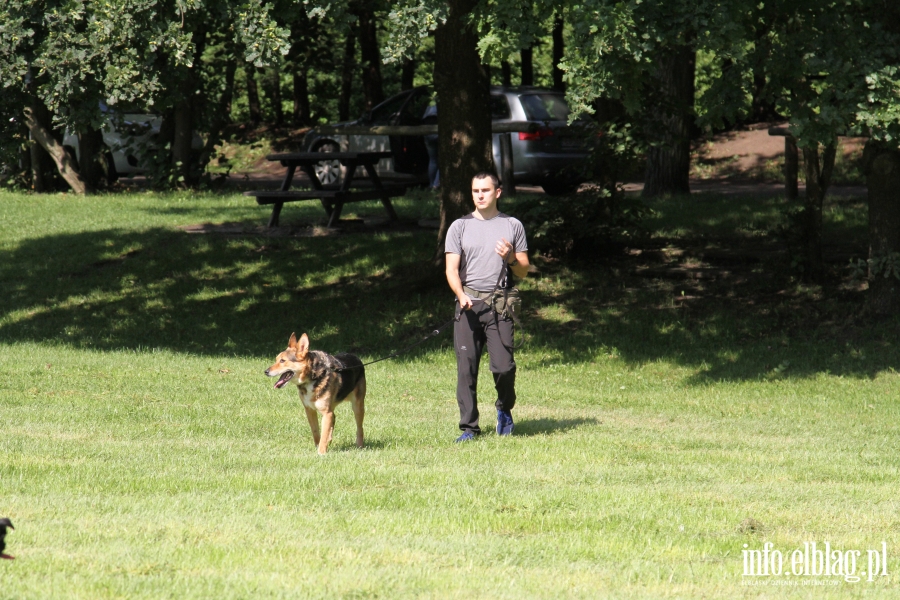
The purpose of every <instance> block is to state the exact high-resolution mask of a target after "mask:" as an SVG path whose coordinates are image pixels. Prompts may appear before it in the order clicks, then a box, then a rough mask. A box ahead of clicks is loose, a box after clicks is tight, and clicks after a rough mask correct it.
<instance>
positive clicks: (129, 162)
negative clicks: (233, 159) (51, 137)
mask: <svg viewBox="0 0 900 600" xmlns="http://www.w3.org/2000/svg"><path fill="white" fill-rule="evenodd" d="M100 110H101V111H102V112H103V114H104V116H105V117H106V120H105V123H104V124H103V127H102V128H101V130H102V131H103V144H104V146H105V148H104V151H103V152H104V159H105V160H106V164H107V178H108V179H109V180H110V182H113V181H115V180H116V179H117V178H118V177H120V176H122V175H126V176H131V175H140V174H143V173H146V172H147V169H146V167H145V162H144V160H143V157H142V152H143V151H144V149H145V148H147V147H148V146H150V145H152V144H153V142H154V138H155V136H156V135H157V134H159V128H160V126H161V125H162V116H161V115H158V114H155V113H150V112H141V111H137V110H129V111H128V112H125V113H122V115H121V118H117V117H118V115H116V113H115V112H114V111H113V110H112V109H110V108H109V107H107V106H106V105H105V104H101V105H100ZM191 146H192V147H193V148H194V149H195V150H200V149H201V148H203V139H202V138H201V137H200V136H199V135H198V134H197V133H196V132H195V133H194V136H193V139H192V141H191ZM63 147H65V148H66V149H67V150H68V151H69V152H71V153H74V155H75V157H76V159H80V157H81V149H80V145H79V141H78V136H77V135H76V134H75V133H74V132H72V131H70V130H68V129H67V130H66V132H65V135H64V136H63Z"/></svg>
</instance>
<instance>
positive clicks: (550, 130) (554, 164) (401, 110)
mask: <svg viewBox="0 0 900 600" xmlns="http://www.w3.org/2000/svg"><path fill="white" fill-rule="evenodd" d="M433 103H434V95H433V92H432V89H431V88H430V87H427V86H422V87H417V88H414V89H411V90H406V91H404V92H401V93H399V94H397V95H396V96H393V97H391V98H389V99H387V100H385V101H384V102H382V103H381V104H379V105H378V106H376V107H375V108H373V109H372V110H371V111H370V112H368V113H367V114H365V115H363V117H361V118H360V119H357V120H355V121H345V122H343V123H337V124H335V125H334V126H333V127H336V128H340V127H342V126H376V125H420V124H422V122H423V117H424V115H425V110H426V109H427V108H428V106H429V105H432V104H433ZM490 111H491V118H492V120H493V121H494V122H495V123H503V122H509V121H531V122H534V123H539V124H540V127H539V128H538V129H537V131H536V132H534V133H526V132H520V133H513V134H510V137H511V141H512V158H513V174H514V175H513V176H514V178H515V183H516V184H530V185H539V186H542V187H543V188H544V190H545V191H546V192H547V193H548V194H562V193H567V192H570V191H573V190H575V189H577V187H578V185H579V184H580V183H582V182H581V181H580V180H579V179H578V175H576V174H575V172H574V171H573V170H572V169H569V167H572V166H574V165H577V163H579V162H581V161H583V160H585V159H586V158H587V157H588V155H589V152H590V149H589V147H588V143H587V139H586V137H585V134H584V128H583V127H579V126H573V127H570V126H568V125H567V122H568V118H569V106H568V104H566V99H565V95H564V94H563V93H562V92H557V91H554V90H548V89H542V88H535V87H525V86H523V87H500V86H494V87H492V88H491V99H490ZM500 135H503V134H498V133H495V134H494V135H493V152H494V164H496V165H498V166H499V165H500V141H499V140H500ZM303 147H304V148H305V149H306V150H307V151H311V152H337V151H348V152H365V151H368V152H384V151H390V152H392V153H393V157H392V158H388V159H384V160H382V161H381V162H379V163H378V166H377V170H378V173H379V175H382V176H385V177H400V178H411V177H413V178H416V179H422V178H423V176H424V175H425V174H426V173H427V169H428V153H427V151H426V149H425V142H424V139H423V136H386V135H333V134H323V133H320V132H319V131H317V130H316V129H315V128H313V129H312V130H310V131H309V132H308V133H307V134H306V137H305V138H304V140H303ZM316 174H317V175H318V176H319V179H320V180H321V181H322V183H323V184H326V185H328V184H332V185H334V184H337V183H338V182H339V181H340V178H341V177H342V174H341V165H340V163H339V162H338V161H328V160H325V161H322V162H321V163H319V165H318V166H317V167H316Z"/></svg>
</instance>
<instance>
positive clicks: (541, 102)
mask: <svg viewBox="0 0 900 600" xmlns="http://www.w3.org/2000/svg"><path fill="white" fill-rule="evenodd" d="M519 100H520V101H521V102H522V108H523V109H525V116H527V117H528V120H529V121H565V120H566V119H568V118H569V106H568V105H567V104H566V99H565V96H562V95H561V94H526V95H522V96H519Z"/></svg>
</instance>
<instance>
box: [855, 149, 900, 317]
mask: <svg viewBox="0 0 900 600" xmlns="http://www.w3.org/2000/svg"><path fill="white" fill-rule="evenodd" d="M863 170H864V171H865V174H866V184H867V187H868V188H869V265H870V268H869V294H868V297H867V305H868V309H869V311H870V312H872V313H874V314H877V315H895V314H897V312H898V310H900V279H898V278H897V275H898V273H897V272H896V271H893V272H891V271H888V270H886V269H885V268H884V266H885V265H884V262H883V261H884V260H885V259H890V258H893V259H895V260H896V259H900V195H898V190H900V149H898V148H897V146H896V145H895V146H889V145H887V144H884V143H880V142H876V141H873V140H870V141H869V142H868V143H867V144H866V149H865V151H864V152H863ZM895 268H900V264H898V265H896V266H895Z"/></svg>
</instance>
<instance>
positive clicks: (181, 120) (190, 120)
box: [172, 69, 194, 185]
mask: <svg viewBox="0 0 900 600" xmlns="http://www.w3.org/2000/svg"><path fill="white" fill-rule="evenodd" d="M190 70H192V69H190ZM192 79H193V77H192V76H191V75H186V76H185V77H184V78H183V79H182V80H181V84H180V88H181V90H180V91H181V93H180V94H179V98H178V101H177V102H176V103H175V107H174V112H175V114H174V117H175V118H174V121H173V124H174V131H173V135H172V166H173V167H175V169H176V170H177V171H178V173H179V175H180V176H181V181H182V182H183V183H184V184H185V185H190V184H191V179H192V178H191V159H192V156H191V141H192V140H193V131H194V104H193V102H192V99H193V98H192V96H193V94H192V92H193V90H194V87H193V85H192V82H191V80H192Z"/></svg>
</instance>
